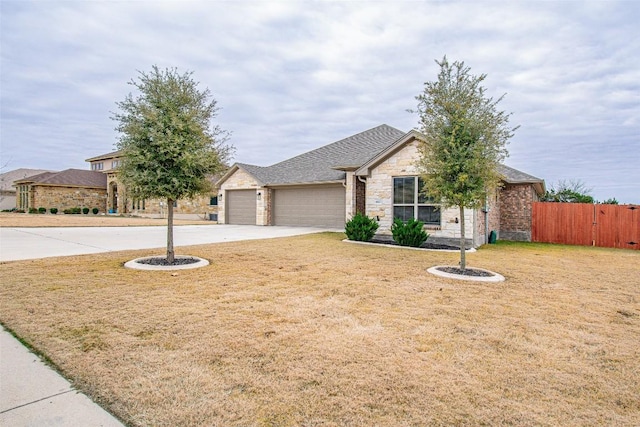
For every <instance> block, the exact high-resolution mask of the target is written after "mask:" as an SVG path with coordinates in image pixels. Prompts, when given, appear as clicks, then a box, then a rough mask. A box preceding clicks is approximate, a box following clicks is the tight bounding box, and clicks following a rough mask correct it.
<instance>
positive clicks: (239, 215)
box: [226, 190, 256, 225]
mask: <svg viewBox="0 0 640 427" xmlns="http://www.w3.org/2000/svg"><path fill="white" fill-rule="evenodd" d="M226 197H227V200H226V205H227V221H226V223H227V224H238V225H256V192H255V190H232V191H227V195H226Z"/></svg>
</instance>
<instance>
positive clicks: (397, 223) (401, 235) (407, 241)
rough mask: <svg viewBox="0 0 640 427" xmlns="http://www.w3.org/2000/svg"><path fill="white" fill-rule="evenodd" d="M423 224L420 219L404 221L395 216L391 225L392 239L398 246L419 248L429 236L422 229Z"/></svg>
mask: <svg viewBox="0 0 640 427" xmlns="http://www.w3.org/2000/svg"><path fill="white" fill-rule="evenodd" d="M423 226H424V223H423V222H422V221H416V220H415V219H413V218H411V219H410V220H409V221H407V222H406V223H405V222H403V221H402V220H401V219H399V218H396V219H394V220H393V225H392V226H391V234H393V240H395V241H396V243H397V244H399V245H400V246H411V247H414V248H419V247H420V245H422V244H423V243H424V242H426V241H427V239H428V238H429V234H427V232H426V231H424V230H423V229H422V227H423Z"/></svg>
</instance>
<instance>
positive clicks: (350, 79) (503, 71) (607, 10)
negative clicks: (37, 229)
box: [0, 0, 640, 202]
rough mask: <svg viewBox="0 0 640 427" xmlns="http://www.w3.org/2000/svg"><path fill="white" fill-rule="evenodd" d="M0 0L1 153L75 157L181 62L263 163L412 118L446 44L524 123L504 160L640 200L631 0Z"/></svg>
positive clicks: (75, 163) (60, 160)
mask: <svg viewBox="0 0 640 427" xmlns="http://www.w3.org/2000/svg"><path fill="white" fill-rule="evenodd" d="M1 7H2V13H1V14H0V15H1V17H0V19H1V20H2V22H1V24H2V26H1V31H2V33H1V36H2V52H1V55H2V76H1V79H2V87H1V90H2V99H1V113H2V117H1V118H0V120H1V121H2V123H1V125H2V126H1V130H0V132H1V137H2V152H1V154H2V158H3V159H4V158H9V157H10V158H11V159H12V162H14V163H15V164H14V165H12V166H15V167H16V168H17V167H26V166H30V167H41V168H58V169H62V168H66V167H79V168H83V167H86V165H85V164H84V162H83V160H84V159H85V158H87V157H90V156H93V155H96V154H100V153H103V152H107V151H110V150H111V149H113V144H114V142H115V141H116V134H115V132H114V131H113V127H114V123H113V122H112V121H111V120H110V119H109V117H110V111H112V110H114V108H115V102H116V101H119V100H122V99H123V98H124V96H125V95H126V94H127V93H128V92H129V91H130V90H131V87H130V86H128V85H127V84H126V83H127V82H128V81H129V80H131V79H132V78H135V77H136V70H145V71H146V70H149V69H150V67H151V65H153V64H157V65H159V66H160V67H174V66H175V67H178V68H179V69H180V70H193V71H194V72H195V74H194V77H195V79H196V80H198V81H200V82H201V84H202V85H203V86H207V87H209V88H210V89H211V91H212V93H213V94H214V96H215V98H216V99H217V100H218V102H219V106H220V107H222V109H221V111H220V113H219V116H218V120H219V122H220V124H221V126H222V127H223V128H226V129H229V130H231V131H233V138H232V142H233V143H234V144H235V145H236V147H237V154H236V159H237V160H238V161H243V162H248V163H256V164H270V163H274V162H277V161H280V160H283V159H285V158H287V157H290V156H292V155H295V154H299V153H300V152H303V151H306V150H309V149H313V148H315V147H318V146H320V145H323V144H326V143H329V142H332V141H335V140H338V139H341V138H344V137H347V136H349V135H351V134H353V133H356V132H360V131H362V130H365V129H367V128H370V127H373V126H376V125H378V124H380V123H387V124H390V125H392V126H396V127H398V128H400V129H403V130H409V129H410V128H412V127H414V126H415V125H416V124H417V118H416V117H415V116H413V115H410V114H408V113H406V111H405V110H406V109H408V108H414V107H415V99H414V96H415V95H417V94H418V93H419V92H420V91H421V90H422V84H423V83H424V82H425V81H427V80H431V79H434V78H435V76H436V73H437V65H436V64H435V62H434V60H435V59H440V58H442V56H443V55H445V54H446V55H447V56H448V57H449V59H450V60H464V61H465V62H466V64H467V65H469V66H470V67H471V69H472V72H474V73H477V74H480V73H486V74H487V75H488V77H487V80H486V82H485V83H486V86H487V88H488V90H489V93H490V94H492V95H494V96H500V95H502V94H503V93H505V92H506V93H507V96H506V98H505V99H504V101H503V103H502V104H501V106H502V107H503V108H504V109H506V110H507V111H512V112H513V113H514V115H513V123H514V124H520V125H522V127H521V129H520V130H519V131H518V132H517V133H516V136H515V137H514V139H513V141H512V143H511V144H510V150H511V153H512V156H511V159H510V160H509V163H510V164H511V165H513V166H514V167H518V168H521V169H523V170H524V171H526V172H529V173H532V174H534V175H538V176H540V177H542V178H545V179H547V180H548V181H550V182H554V181H556V180H557V179H582V180H584V181H586V182H587V183H588V184H589V185H590V186H592V187H593V188H594V192H598V193H597V194H596V197H597V198H607V197H612V196H618V197H619V198H620V199H625V198H626V199H627V200H628V201H635V202H640V194H639V193H640V192H638V191H637V190H635V188H634V186H635V183H636V182H638V181H640V176H639V174H638V171H637V157H636V158H634V156H633V155H630V153H634V152H638V151H640V142H639V138H638V134H640V123H639V119H638V117H639V116H640V86H639V85H640V83H638V82H639V81H640V71H639V70H640V55H639V53H640V32H639V30H638V29H637V21H638V18H639V17H640V5H639V4H638V3H636V2H616V1H612V2H601V1H593V2H580V4H579V5H578V4H577V3H575V2H561V1H558V2H537V1H525V2H492V1H486V2H485V1H481V2H456V1H447V2H442V1H426V2H413V1H400V2H289V1H277V2H247V1H236V2H209V1H186V2H174V1H157V2H147V1H128V2H113V1H92V2H81V1H72V2H39V1H35V2H29V1H13V0H3V1H2V2H1ZM567 175H568V176H567ZM629 183H632V184H629ZM616 191H620V192H622V194H619V193H616Z"/></svg>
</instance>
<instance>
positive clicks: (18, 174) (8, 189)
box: [0, 168, 50, 211]
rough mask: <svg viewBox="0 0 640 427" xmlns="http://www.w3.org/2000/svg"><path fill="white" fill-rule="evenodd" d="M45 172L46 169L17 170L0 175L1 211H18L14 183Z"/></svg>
mask: <svg viewBox="0 0 640 427" xmlns="http://www.w3.org/2000/svg"><path fill="white" fill-rule="evenodd" d="M43 172H50V171H47V170H44V169H25V168H21V169H15V170H12V171H8V172H4V173H2V174H0V210H3V211H4V210H10V209H16V188H15V187H14V185H13V182H14V181H15V180H17V179H22V178H27V177H29V176H33V175H37V174H39V173H43Z"/></svg>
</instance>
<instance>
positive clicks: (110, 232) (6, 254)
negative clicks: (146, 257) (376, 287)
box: [0, 225, 341, 427]
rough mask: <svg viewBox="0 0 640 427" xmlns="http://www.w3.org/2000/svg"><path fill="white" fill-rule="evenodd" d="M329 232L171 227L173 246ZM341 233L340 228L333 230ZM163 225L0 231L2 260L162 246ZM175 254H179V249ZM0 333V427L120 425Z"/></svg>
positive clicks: (160, 248) (301, 228) (317, 230)
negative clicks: (172, 228)
mask: <svg viewBox="0 0 640 427" xmlns="http://www.w3.org/2000/svg"><path fill="white" fill-rule="evenodd" d="M321 231H332V230H325V229H320V228H305V227H280V226H275V227H260V226H251V225H184V226H175V227H174V245H175V247H176V248H178V247H180V246H189V245H201V244H208V243H220V242H231V241H238V240H254V239H269V238H276V237H288V236H296V235H301V234H311V233H317V232H321ZM333 231H341V230H333ZM166 232H167V229H166V227H59V228H11V227H1V228H0V261H16V260H25V259H37V258H46V257H55V256H67V255H82V254H91V253H100V252H111V251H122V250H129V249H152V248H158V250H159V253H162V250H163V249H164V248H165V247H166ZM178 252H179V251H178ZM1 329H2V330H1V331H0V426H12V427H23V426H24V427H26V426H58V427H76V426H87V427H93V426H96V427H97V426H104V427H111V426H113V427H116V426H119V427H122V426H123V424H122V423H120V422H119V421H118V420H117V419H116V418H114V417H113V416H112V415H111V414H109V413H108V412H106V411H105V410H104V409H102V408H101V407H100V406H98V405H97V404H95V403H93V402H92V401H91V400H90V399H89V398H88V397H87V396H85V395H84V394H82V393H80V392H78V391H76V390H75V389H74V388H73V387H72V386H71V384H70V383H69V382H68V381H67V380H65V379H64V378H63V377H62V376H60V375H59V374H58V373H56V372H55V371H54V370H53V369H51V368H50V367H49V366H47V365H46V364H45V363H43V362H42V361H41V360H40V358H39V357H37V356H36V355H35V354H33V353H31V352H30V351H29V350H28V349H27V348H25V347H24V346H23V345H22V344H21V343H20V342H19V341H18V340H16V339H15V338H14V337H13V336H12V335H11V334H10V333H9V332H7V331H6V330H5V329H4V328H1Z"/></svg>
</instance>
